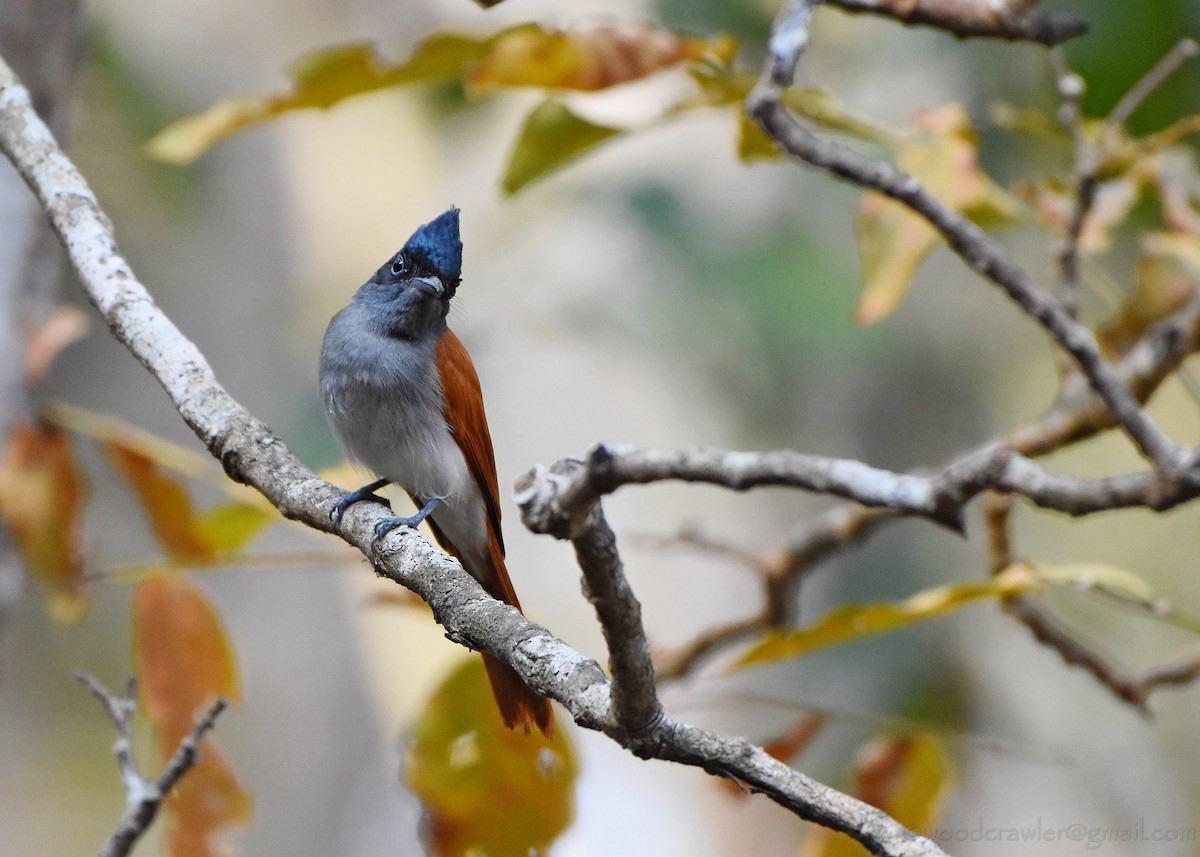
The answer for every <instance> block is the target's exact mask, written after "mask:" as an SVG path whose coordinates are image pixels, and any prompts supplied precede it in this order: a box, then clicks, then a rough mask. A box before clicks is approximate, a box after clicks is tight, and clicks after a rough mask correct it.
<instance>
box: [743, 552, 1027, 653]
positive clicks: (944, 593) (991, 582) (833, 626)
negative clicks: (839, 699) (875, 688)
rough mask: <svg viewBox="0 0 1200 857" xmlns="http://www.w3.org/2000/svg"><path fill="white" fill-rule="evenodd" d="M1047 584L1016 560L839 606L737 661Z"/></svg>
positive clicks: (804, 648) (802, 648)
mask: <svg viewBox="0 0 1200 857" xmlns="http://www.w3.org/2000/svg"><path fill="white" fill-rule="evenodd" d="M1042 585H1043V582H1042V580H1041V578H1040V577H1039V576H1038V575H1037V574H1035V573H1034V572H1033V571H1032V570H1031V569H1029V568H1028V567H1026V566H1023V565H1013V566H1011V567H1009V568H1007V569H1005V570H1004V571H1003V572H1001V573H1000V574H998V575H995V576H994V577H991V578H989V579H987V580H981V581H972V582H969V583H957V584H947V585H945V586H938V587H936V588H934V589H927V590H925V591H924V592H918V593H917V594H916V595H913V596H912V597H910V598H907V599H905V600H904V601H900V602H896V603H891V602H885V603H878V604H851V605H846V606H843V607H837V608H835V609H834V610H832V611H830V612H829V613H827V614H826V615H825V617H824V618H822V619H820V620H818V621H817V622H816V624H814V625H811V626H809V627H808V628H803V629H801V630H799V631H786V632H783V631H777V632H773V633H771V634H769V635H768V636H767V637H766V638H765V639H763V640H762V641H761V642H760V643H758V644H756V645H755V646H752V647H751V648H750V650H749V651H747V652H746V653H745V654H743V655H742V656H741V657H740V658H738V660H737V662H736V663H735V664H734V665H733V666H734V668H735V669H740V668H744V667H748V666H752V665H755V664H762V663H769V662H771V661H778V660H783V659H785V658H794V657H798V656H800V655H804V654H807V653H809V652H811V651H814V650H816V649H820V648H824V647H825V646H832V645H836V644H838V643H844V642H847V641H849V640H857V639H859V638H860V637H867V636H870V635H872V634H882V633H883V632H885V631H893V630H895V629H897V628H903V627H906V626H908V625H913V624H916V623H917V622H924V621H925V620H927V619H933V618H935V617H938V616H944V615H946V614H947V613H950V612H952V611H954V610H957V609H958V608H960V607H963V606H965V605H967V604H971V603H973V602H975V601H981V600H983V599H987V598H1005V597H1008V596H1011V595H1019V594H1021V593H1025V592H1030V591H1034V590H1037V589H1039V588H1040V587H1041V586H1042Z"/></svg>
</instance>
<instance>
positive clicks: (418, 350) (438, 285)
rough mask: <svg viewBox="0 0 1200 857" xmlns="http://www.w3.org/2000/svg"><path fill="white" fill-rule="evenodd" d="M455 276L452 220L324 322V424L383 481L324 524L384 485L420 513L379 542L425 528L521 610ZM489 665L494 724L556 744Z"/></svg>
mask: <svg viewBox="0 0 1200 857" xmlns="http://www.w3.org/2000/svg"><path fill="white" fill-rule="evenodd" d="M461 275H462V240H461V238H460V233H459V210H458V209H457V208H455V207H451V208H449V209H448V210H447V211H445V212H444V213H442V214H441V215H439V216H438V217H436V218H434V219H433V220H431V221H429V222H428V223H425V224H423V225H421V226H420V227H418V228H417V229H416V231H414V232H413V234H412V236H411V237H410V238H409V239H408V240H407V241H406V242H405V244H404V246H403V247H402V248H401V249H400V250H399V251H398V252H397V253H396V254H395V255H393V256H392V257H391V258H390V259H389V260H388V261H387V262H385V263H384V264H383V265H382V266H381V267H380V268H379V270H378V271H376V272H375V274H374V276H372V277H371V278H370V279H369V280H367V281H366V283H364V284H363V285H362V286H361V287H360V288H359V289H358V291H357V292H355V294H354V297H353V298H352V299H351V301H350V303H349V304H348V305H347V306H346V307H345V308H344V309H342V310H341V311H340V312H338V313H337V314H336V315H335V316H334V317H333V319H332V320H331V321H330V322H329V327H328V328H327V329H326V331H325V338H324V341H323V343H322V345H321V358H320V367H319V372H318V374H319V380H320V387H321V396H322V399H323V401H324V405H325V413H326V416H327V417H328V420H329V425H330V428H331V429H332V431H333V434H334V437H335V438H336V439H337V441H338V443H339V444H340V445H341V447H342V449H343V450H345V452H346V454H347V456H348V457H349V458H350V459H351V460H353V461H356V462H357V463H359V464H361V465H362V466H364V467H366V468H367V469H368V470H370V471H371V472H372V473H374V474H375V475H376V476H377V477H378V478H377V479H376V480H375V481H373V482H371V483H370V484H368V485H364V486H363V487H361V488H359V489H358V490H356V491H351V492H350V493H348V494H345V495H343V496H342V497H341V498H339V499H338V500H337V501H336V502H335V503H334V505H333V508H332V511H331V517H332V518H333V520H334V522H335V523H336V522H338V521H340V519H341V517H342V514H343V512H344V511H345V510H346V509H347V508H348V507H349V506H351V505H352V504H354V503H358V502H360V501H362V500H367V499H372V500H376V501H380V502H384V503H386V500H383V498H381V497H379V496H378V495H376V493H375V492H376V491H378V490H379V489H381V488H383V487H384V486H385V485H388V484H389V483H393V484H396V485H398V486H400V487H401V488H403V489H404V490H405V491H406V492H407V493H408V494H409V496H410V497H411V498H412V500H413V503H414V504H415V505H416V506H417V508H418V510H419V511H418V512H417V513H416V514H415V515H412V516H410V517H389V518H385V519H384V520H382V521H380V523H379V524H378V525H377V526H376V529H375V540H376V541H378V540H380V539H382V538H383V537H384V536H386V535H387V534H388V533H389V532H390V531H391V530H393V529H395V528H396V527H400V526H407V527H416V526H417V525H418V524H420V523H421V522H422V521H424V520H428V523H429V526H430V529H431V530H432V531H433V535H434V538H435V539H436V540H437V542H438V544H439V545H441V547H442V548H443V549H444V550H445V551H446V552H447V553H448V554H450V555H451V556H453V557H455V558H456V559H458V561H459V562H460V563H461V564H462V566H463V568H464V569H465V570H466V571H467V572H468V573H469V574H470V575H471V576H472V577H474V578H475V579H476V580H477V581H479V583H480V585H481V586H482V587H483V588H484V590H485V591H486V592H487V593H488V594H489V595H491V596H492V597H493V598H496V599H497V600H499V601H503V602H504V603H506V604H510V605H512V606H513V607H515V608H516V609H517V610H520V609H521V604H520V601H519V600H518V599H517V593H516V590H515V589H514V588H513V584H512V580H511V579H510V578H509V575H508V569H507V567H506V566H505V553H504V537H503V534H502V532H501V528H500V491H499V484H498V480H497V475H496V459H495V452H494V450H493V448H492V438H491V433H490V432H489V430H488V422H487V415H486V412H485V410H484V403H483V393H482V391H481V389H480V385H479V376H478V374H477V373H476V371H475V366H474V364H473V363H472V362H471V357H470V355H469V354H468V353H467V349H466V347H465V346H464V345H463V343H462V340H460V339H459V338H458V336H456V335H455V334H454V332H453V331H451V330H450V328H449V326H448V324H447V314H448V313H449V310H450V301H451V300H452V299H453V298H454V295H455V292H456V291H457V290H458V287H459V283H460V281H461ZM483 659H484V665H485V666H486V671H487V675H488V679H489V680H490V683H491V687H492V693H493V696H494V697H495V699H496V704H497V707H498V708H499V710H500V716H501V719H502V720H503V721H504V724H505V726H507V727H508V728H509V729H520V730H524V731H525V733H526V734H528V733H529V732H530V731H531V729H532V727H535V726H536V727H537V728H538V729H539V730H540V731H541V732H543V733H544V734H546V735H551V734H552V732H553V728H554V726H553V724H554V720H553V715H552V711H551V708H550V702H549V700H547V699H544V698H543V697H541V696H538V694H536V693H535V692H534V691H533V690H531V689H530V688H529V687H528V686H527V685H526V684H525V682H524V681H523V680H522V679H521V678H520V676H519V675H517V673H516V672H515V671H514V670H513V669H512V668H511V667H510V666H508V665H507V664H505V663H504V662H503V661H501V660H499V659H498V658H496V657H494V656H492V655H489V654H487V653H484V655H483Z"/></svg>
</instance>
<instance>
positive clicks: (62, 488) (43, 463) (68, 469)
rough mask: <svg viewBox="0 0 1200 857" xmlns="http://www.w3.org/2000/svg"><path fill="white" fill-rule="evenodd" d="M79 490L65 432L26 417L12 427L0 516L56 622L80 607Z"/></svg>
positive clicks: (1, 468) (1, 469)
mask: <svg viewBox="0 0 1200 857" xmlns="http://www.w3.org/2000/svg"><path fill="white" fill-rule="evenodd" d="M85 494H86V486H85V485H84V481H83V474H82V472H81V471H80V469H79V465H78V463H77V462H76V461H75V455H74V453H73V451H72V448H71V439H70V437H69V436H68V435H67V433H66V432H64V431H62V430H61V429H58V428H54V427H52V426H48V425H34V424H31V423H21V424H20V425H18V426H16V427H15V428H14V429H13V431H12V434H11V435H10V436H9V439H8V446H7V447H6V448H5V451H4V459H3V462H2V463H0V516H3V518H4V521H5V523H6V524H7V525H8V530H9V532H10V533H11V534H12V537H13V540H14V541H15V542H16V544H17V548H18V550H20V552H21V556H22V558H23V559H24V560H25V564H26V566H28V568H29V573H30V575H31V576H32V577H33V578H34V579H35V580H37V581H39V582H40V583H41V584H42V585H44V586H45V587H46V591H47V593H48V597H47V609H48V611H49V612H50V615H51V616H53V617H54V618H55V619H56V620H58V621H60V622H70V621H73V620H74V619H76V618H78V617H79V614H80V613H81V611H82V609H83V594H82V591H81V587H82V585H83V551H82V543H83V506H84V500H85Z"/></svg>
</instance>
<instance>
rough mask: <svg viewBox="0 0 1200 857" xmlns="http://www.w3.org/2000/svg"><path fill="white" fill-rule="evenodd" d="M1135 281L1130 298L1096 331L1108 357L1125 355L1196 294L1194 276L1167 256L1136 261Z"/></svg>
mask: <svg viewBox="0 0 1200 857" xmlns="http://www.w3.org/2000/svg"><path fill="white" fill-rule="evenodd" d="M1136 280H1137V285H1136V286H1135V288H1134V290H1133V294H1131V295H1129V297H1127V298H1126V299H1125V301H1124V302H1122V304H1121V307H1120V308H1119V309H1118V310H1117V313H1116V315H1115V316H1114V317H1113V318H1112V319H1111V320H1110V321H1109V322H1108V323H1106V324H1105V325H1104V327H1102V328H1101V329H1100V330H1098V331H1097V334H1096V336H1097V339H1099V341H1100V345H1101V346H1102V347H1103V348H1104V350H1105V352H1106V353H1107V354H1108V355H1109V357H1113V356H1117V355H1121V354H1125V353H1126V352H1127V351H1128V350H1129V349H1130V348H1131V347H1132V346H1133V345H1134V344H1135V343H1136V342H1137V341H1138V340H1139V339H1141V338H1142V335H1143V334H1144V333H1145V332H1146V331H1147V330H1149V329H1150V328H1151V327H1153V326H1154V325H1155V324H1157V323H1158V322H1160V321H1162V320H1163V319H1165V318H1167V317H1168V316H1170V315H1172V314H1173V313H1175V312H1176V311H1178V310H1180V309H1182V308H1183V306H1184V305H1185V304H1186V303H1187V302H1188V301H1189V300H1191V297H1192V295H1193V294H1194V293H1195V291H1196V275H1195V274H1193V273H1192V272H1191V271H1188V270H1187V269H1186V267H1185V266H1184V265H1182V264H1181V263H1180V262H1179V261H1178V260H1177V259H1176V258H1174V257H1172V256H1167V255H1145V256H1142V257H1141V258H1140V259H1138V262H1137V269H1136Z"/></svg>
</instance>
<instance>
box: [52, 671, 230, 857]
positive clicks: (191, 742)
mask: <svg viewBox="0 0 1200 857" xmlns="http://www.w3.org/2000/svg"><path fill="white" fill-rule="evenodd" d="M75 677H76V678H78V679H79V681H80V682H81V683H82V684H83V685H84V686H85V687H86V688H87V689H88V690H90V691H91V692H92V695H93V696H95V697H96V698H97V699H98V700H100V703H101V704H102V705H103V706H104V708H105V709H106V710H107V711H108V716H109V718H111V720H112V722H113V726H115V727H116V729H117V740H116V743H115V744H114V745H113V753H114V754H115V755H116V757H117V768H118V770H119V771H120V772H121V781H122V782H123V783H124V785H125V804H126V805H125V812H124V814H122V816H121V820H120V821H119V822H117V826H116V829H114V830H113V832H112V835H111V836H110V837H109V838H108V841H107V842H105V843H104V847H103V848H101V849H100V857H126V855H128V854H129V853H130V852H132V851H133V846H134V845H136V844H137V841H138V840H139V839H141V838H142V835H143V834H145V832H146V831H147V830H149V828H150V825H151V824H153V823H154V819H155V818H156V817H157V816H158V809H159V807H160V806H162V802H163V801H164V800H165V799H166V797H167V794H168V793H169V792H170V791H171V789H173V788H174V787H175V784H176V783H178V782H179V780H180V779H181V778H182V777H183V775H184V774H186V773H187V772H188V771H189V770H191V768H192V766H193V765H195V764H196V762H197V761H198V760H199V759H200V740H201V739H202V738H203V737H204V734H205V733H206V732H208V731H209V730H210V729H212V728H213V726H214V725H216V722H217V717H219V716H220V714H221V712H222V711H224V710H225V708H226V707H227V705H228V703H227V702H226V701H225V700H223V699H218V700H217V701H216V702H214V703H213V704H212V705H211V706H209V708H208V710H207V711H206V712H205V713H204V716H202V717H201V718H200V719H199V720H198V721H196V725H195V726H194V727H193V728H192V731H191V732H189V733H188V734H187V736H186V737H185V738H184V739H183V740H182V741H181V742H180V743H179V747H178V748H177V749H176V750H175V752H174V754H172V756H171V758H170V760H168V762H167V764H166V767H164V768H163V772H162V773H161V774H159V775H158V777H157V779H154V780H147V779H145V778H143V777H142V775H141V774H140V773H139V772H138V768H137V761H136V760H135V759H134V757H133V714H134V712H135V711H136V710H137V683H136V682H135V681H134V680H133V679H130V680H129V683H128V684H127V685H126V687H125V695H124V696H116V695H114V694H112V693H109V692H108V691H107V690H106V689H105V688H104V687H103V685H101V684H100V682H98V681H96V679H94V678H93V677H92V676H90V675H88V674H87V673H85V672H82V671H79V672H76V673H75Z"/></svg>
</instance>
